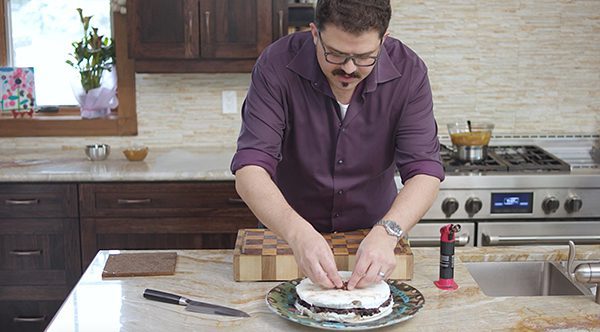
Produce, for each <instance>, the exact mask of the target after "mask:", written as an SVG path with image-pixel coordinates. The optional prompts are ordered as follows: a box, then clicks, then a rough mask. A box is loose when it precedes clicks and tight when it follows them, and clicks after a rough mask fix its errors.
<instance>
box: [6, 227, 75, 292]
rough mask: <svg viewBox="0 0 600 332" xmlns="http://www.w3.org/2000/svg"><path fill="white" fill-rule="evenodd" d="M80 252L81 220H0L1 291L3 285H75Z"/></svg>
mask: <svg viewBox="0 0 600 332" xmlns="http://www.w3.org/2000/svg"><path fill="white" fill-rule="evenodd" d="M79 252H80V246H79V220H78V219H74V218H64V219H50V218H48V219H42V218H37V219H26V218H20V219H0V293H2V288H1V287H3V286H19V285H23V286H24V285H28V286H34V285H35V286H50V285H52V286H65V285H66V286H68V287H72V286H74V285H75V283H76V282H77V280H78V279H79V276H80V275H81V271H80V254H79ZM1 297H2V295H0V298H1Z"/></svg>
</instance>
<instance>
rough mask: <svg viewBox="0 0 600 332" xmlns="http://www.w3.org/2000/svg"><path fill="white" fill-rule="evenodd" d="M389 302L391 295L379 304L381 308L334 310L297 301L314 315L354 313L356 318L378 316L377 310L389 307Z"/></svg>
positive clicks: (300, 300)
mask: <svg viewBox="0 0 600 332" xmlns="http://www.w3.org/2000/svg"><path fill="white" fill-rule="evenodd" d="M391 301H392V294H390V297H389V298H388V299H387V300H386V301H385V302H383V303H382V304H381V306H379V308H349V309H336V308H326V307H319V306H314V305H311V304H308V303H307V302H306V301H304V300H302V299H298V303H299V304H300V305H301V306H303V307H305V308H308V309H309V310H310V311H312V312H315V313H321V312H333V313H336V314H340V315H345V314H350V313H354V314H356V315H358V316H373V315H375V314H378V313H379V309H380V308H381V307H387V306H388V305H390V303H391Z"/></svg>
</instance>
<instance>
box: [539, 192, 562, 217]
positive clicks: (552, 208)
mask: <svg viewBox="0 0 600 332" xmlns="http://www.w3.org/2000/svg"><path fill="white" fill-rule="evenodd" d="M559 206H560V202H559V201H558V199H556V197H554V196H550V197H546V198H544V200H543V201H542V210H544V213H546V214H550V213H554V212H556V210H558V207H559Z"/></svg>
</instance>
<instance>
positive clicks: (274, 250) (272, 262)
mask: <svg viewBox="0 0 600 332" xmlns="http://www.w3.org/2000/svg"><path fill="white" fill-rule="evenodd" d="M368 233H369V230H367V229H365V230H358V231H354V232H345V233H343V232H338V233H331V234H323V237H325V240H327V242H328V243H329V246H330V247H331V250H332V251H333V255H334V258H335V263H336V265H337V268H338V270H339V271H351V270H352V269H353V268H354V264H355V262H356V250H357V249H358V246H359V245H360V242H361V241H362V239H363V238H364V237H365V236H366V235H367V234H368ZM395 253H396V269H395V270H394V273H392V275H391V276H390V278H391V279H399V280H411V279H412V276H413V254H412V251H411V250H410V245H409V244H408V242H407V241H406V239H402V240H400V242H398V245H397V246H396V250H395ZM303 276H304V275H303V274H302V272H301V271H300V270H299V269H298V265H296V261H295V259H294V254H293V253H292V250H291V249H290V247H289V246H288V244H287V243H286V242H285V241H284V240H283V239H281V238H279V237H277V235H275V234H274V233H273V232H271V231H269V230H267V229H240V230H239V231H238V235H237V240H236V243H235V250H234V252H233V278H234V279H235V280H236V281H259V280H263V281H285V280H291V279H295V278H300V277H303Z"/></svg>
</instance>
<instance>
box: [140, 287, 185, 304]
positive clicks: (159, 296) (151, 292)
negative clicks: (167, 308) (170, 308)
mask: <svg viewBox="0 0 600 332" xmlns="http://www.w3.org/2000/svg"><path fill="white" fill-rule="evenodd" d="M144 297H145V298H147V299H148V300H154V301H159V302H164V303H171V304H180V305H184V304H183V303H181V300H182V299H183V300H184V301H183V302H185V300H187V299H186V298H184V297H182V296H179V295H176V294H171V293H167V292H161V291H158V290H155V289H150V288H146V289H145V290H144Z"/></svg>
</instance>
